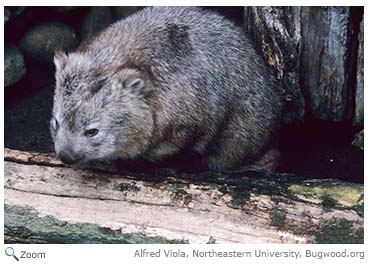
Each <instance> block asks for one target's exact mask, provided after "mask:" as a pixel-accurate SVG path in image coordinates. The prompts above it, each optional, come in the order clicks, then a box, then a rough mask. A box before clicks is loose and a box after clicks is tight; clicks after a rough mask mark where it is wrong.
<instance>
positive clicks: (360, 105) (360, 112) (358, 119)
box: [354, 20, 364, 126]
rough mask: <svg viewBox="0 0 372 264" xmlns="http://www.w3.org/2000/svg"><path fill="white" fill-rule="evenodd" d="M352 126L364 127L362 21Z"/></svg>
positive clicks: (361, 24) (361, 23) (362, 22)
mask: <svg viewBox="0 0 372 264" xmlns="http://www.w3.org/2000/svg"><path fill="white" fill-rule="evenodd" d="M356 78H357V80H356V92H355V116H354V124H356V125H360V126H363V125H364V20H362V21H361V22H360V32H359V47H358V61H357V76H356Z"/></svg>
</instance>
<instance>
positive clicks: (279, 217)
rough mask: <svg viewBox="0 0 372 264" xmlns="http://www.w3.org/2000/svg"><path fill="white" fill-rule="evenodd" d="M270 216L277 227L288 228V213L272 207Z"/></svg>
mask: <svg viewBox="0 0 372 264" xmlns="http://www.w3.org/2000/svg"><path fill="white" fill-rule="evenodd" d="M269 216H270V220H271V224H272V225H273V226H275V227H277V228H278V229H279V230H285V229H286V223H285V220H286V213H285V212H283V211H281V210H279V209H277V208H272V209H269Z"/></svg>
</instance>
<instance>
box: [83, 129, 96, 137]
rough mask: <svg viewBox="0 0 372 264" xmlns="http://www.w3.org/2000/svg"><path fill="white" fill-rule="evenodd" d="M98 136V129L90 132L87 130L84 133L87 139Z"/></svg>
mask: <svg viewBox="0 0 372 264" xmlns="http://www.w3.org/2000/svg"><path fill="white" fill-rule="evenodd" d="M97 134H98V129H96V128H93V129H89V130H86V131H85V132H84V135H85V136H86V137H94V136H95V135H97Z"/></svg>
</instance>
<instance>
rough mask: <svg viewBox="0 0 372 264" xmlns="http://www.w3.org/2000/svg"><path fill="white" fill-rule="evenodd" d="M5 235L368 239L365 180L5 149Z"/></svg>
mask: <svg viewBox="0 0 372 264" xmlns="http://www.w3.org/2000/svg"><path fill="white" fill-rule="evenodd" d="M175 175H177V176H175ZM5 240H6V242H7V243H12V242H14V243H363V186H362V185H358V184H351V183H346V182H342V181H339V180H305V179H302V178H300V177H297V176H295V175H290V174H280V173H276V174H271V175H263V174H261V173H257V172H248V171H235V172H229V173H198V174H190V173H179V172H178V173H177V174H175V173H174V172H173V171H172V170H169V169H168V170H165V169H164V170H159V171H156V172H154V173H151V174H133V173H124V172H121V173H119V172H103V171H98V170H97V171H90V170H76V169H72V168H69V167H65V166H64V165H63V164H62V163H60V162H59V161H58V160H57V159H55V158H54V157H53V156H50V155H46V154H38V153H30V152H21V151H15V150H10V149H6V150H5Z"/></svg>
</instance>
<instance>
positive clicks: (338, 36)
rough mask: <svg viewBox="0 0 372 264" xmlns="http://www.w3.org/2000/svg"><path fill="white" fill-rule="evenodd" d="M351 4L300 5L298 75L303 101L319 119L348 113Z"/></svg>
mask: <svg viewBox="0 0 372 264" xmlns="http://www.w3.org/2000/svg"><path fill="white" fill-rule="evenodd" d="M350 18H351V14H350V7H325V8H323V7H322V8H321V7H302V12H301V30H302V39H303V40H302V43H303V49H302V57H301V67H300V69H302V72H301V75H302V80H303V86H304V91H305V94H307V98H306V99H307V100H306V103H307V104H308V107H309V110H310V111H311V113H312V115H313V116H315V117H317V118H320V119H322V120H332V121H342V120H344V119H346V118H349V117H350V114H351V111H350V109H347V105H349V104H350V101H351V93H350V92H348V82H349V69H350V68H351V67H352V65H351V64H350V62H349V60H348V56H349V55H350V54H353V52H352V51H351V50H350V49H349V47H350V46H351V44H350V24H351V23H350V22H351V21H350Z"/></svg>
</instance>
